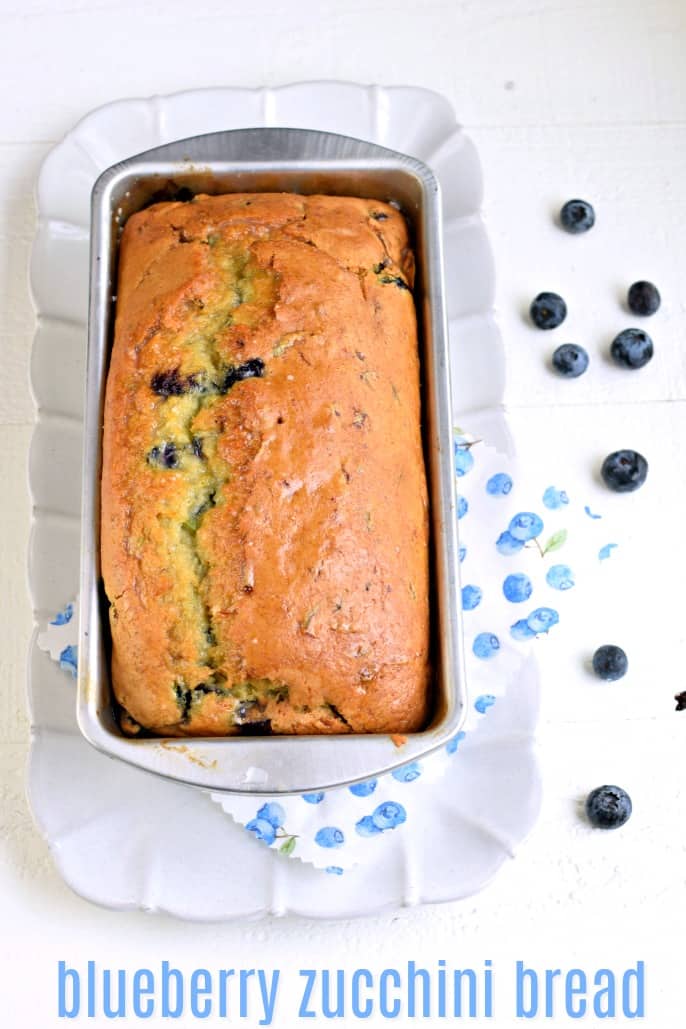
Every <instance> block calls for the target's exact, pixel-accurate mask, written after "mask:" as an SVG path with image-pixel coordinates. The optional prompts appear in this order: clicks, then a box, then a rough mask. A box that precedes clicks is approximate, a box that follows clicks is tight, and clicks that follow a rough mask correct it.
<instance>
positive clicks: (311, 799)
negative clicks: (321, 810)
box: [302, 793, 324, 804]
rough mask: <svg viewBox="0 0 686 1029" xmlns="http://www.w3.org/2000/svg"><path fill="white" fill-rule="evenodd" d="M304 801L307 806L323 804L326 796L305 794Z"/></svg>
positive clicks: (303, 795)
mask: <svg viewBox="0 0 686 1029" xmlns="http://www.w3.org/2000/svg"><path fill="white" fill-rule="evenodd" d="M302 799H303V800H304V801H305V802H306V803H307V804H321V802H322V801H323V800H324V794H323V793H303V794H302Z"/></svg>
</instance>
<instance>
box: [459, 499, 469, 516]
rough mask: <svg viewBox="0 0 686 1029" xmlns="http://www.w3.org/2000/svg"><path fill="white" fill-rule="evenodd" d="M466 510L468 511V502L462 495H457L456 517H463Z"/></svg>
mask: <svg viewBox="0 0 686 1029" xmlns="http://www.w3.org/2000/svg"><path fill="white" fill-rule="evenodd" d="M467 511H469V504H468V502H467V501H466V500H465V498H464V497H458V498H457V517H458V520H459V519H460V518H464V516H465V515H466V514H467Z"/></svg>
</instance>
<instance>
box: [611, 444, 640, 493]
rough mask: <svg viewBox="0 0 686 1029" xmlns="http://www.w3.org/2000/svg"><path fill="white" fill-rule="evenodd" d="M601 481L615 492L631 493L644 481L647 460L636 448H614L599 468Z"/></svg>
mask: <svg viewBox="0 0 686 1029" xmlns="http://www.w3.org/2000/svg"><path fill="white" fill-rule="evenodd" d="M600 474H601V475H602V478H603V482H604V483H605V485H606V486H607V487H608V489H611V490H614V491H615V493H633V491H634V490H636V489H638V488H639V487H640V486H642V485H643V483H644V482H645V481H646V478H647V476H648V462H647V461H646V459H645V457H643V455H642V454H639V453H638V451H637V450H615V451H614V452H613V453H612V454H608V456H607V457H606V458H605V460H604V461H603V465H602V468H601V469H600Z"/></svg>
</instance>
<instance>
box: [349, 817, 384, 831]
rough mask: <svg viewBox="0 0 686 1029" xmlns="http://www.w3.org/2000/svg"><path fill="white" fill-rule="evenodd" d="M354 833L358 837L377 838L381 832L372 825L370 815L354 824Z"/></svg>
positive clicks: (372, 821) (376, 826)
mask: <svg viewBox="0 0 686 1029" xmlns="http://www.w3.org/2000/svg"><path fill="white" fill-rule="evenodd" d="M355 832H356V833H357V835H358V836H378V835H379V833H380V832H383V830H382V829H379V827H378V825H375V824H374V820H373V818H372V816H371V815H365V816H364V818H361V819H360V820H359V822H356V823H355Z"/></svg>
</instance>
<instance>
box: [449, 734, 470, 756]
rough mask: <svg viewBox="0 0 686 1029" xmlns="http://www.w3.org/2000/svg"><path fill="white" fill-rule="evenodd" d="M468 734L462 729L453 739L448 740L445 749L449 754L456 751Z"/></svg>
mask: <svg viewBox="0 0 686 1029" xmlns="http://www.w3.org/2000/svg"><path fill="white" fill-rule="evenodd" d="M466 735H467V733H466V732H462V731H460V732H458V733H456V734H455V736H453V738H452V739H451V740H448V742H447V743H446V745H445V749H446V750H447V751H448V753H449V754H454V753H455V751H456V750H457V748H458V747H459V746H460V744H461V743H462V740H463V739H464V738H465V736H466Z"/></svg>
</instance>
